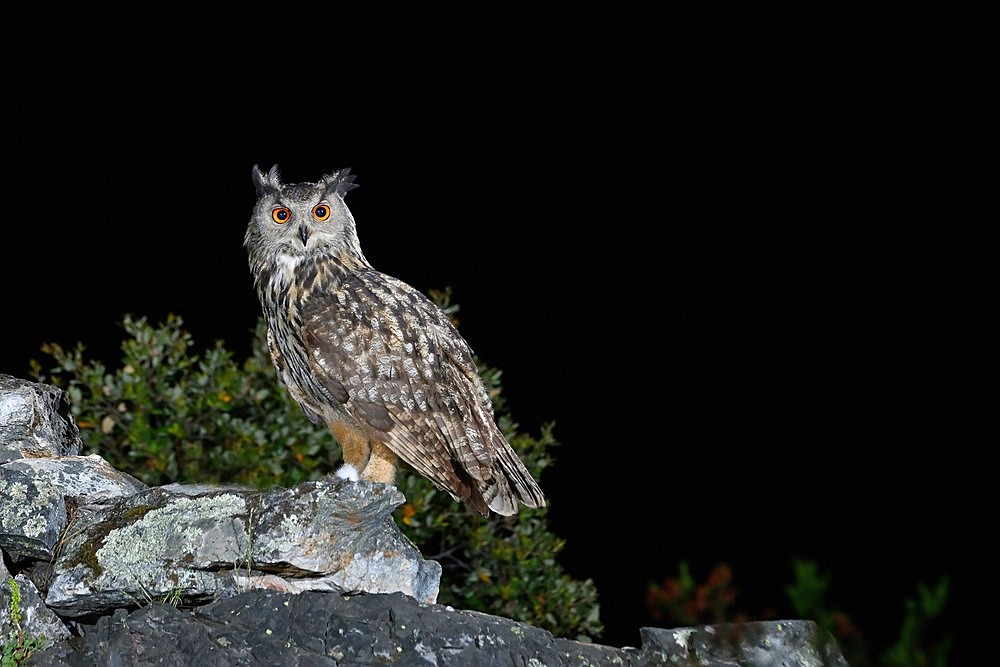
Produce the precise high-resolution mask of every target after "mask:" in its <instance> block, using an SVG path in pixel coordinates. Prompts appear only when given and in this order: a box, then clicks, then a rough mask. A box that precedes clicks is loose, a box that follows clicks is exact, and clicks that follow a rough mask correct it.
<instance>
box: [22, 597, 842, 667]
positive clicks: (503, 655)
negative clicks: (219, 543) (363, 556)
mask: <svg viewBox="0 0 1000 667" xmlns="http://www.w3.org/2000/svg"><path fill="white" fill-rule="evenodd" d="M642 637H643V642H642V646H641V647H640V648H621V649H616V648H612V647H609V646H603V645H600V644H587V643H582V642H576V641H570V640H565V639H558V638H555V637H553V636H552V634H551V633H549V632H547V631H545V630H541V629H539V628H535V627H532V626H530V625H527V624H524V623H518V622H516V621H512V620H510V619H506V618H502V617H498V616H491V615H489V614H481V613H478V612H473V611H461V610H455V609H451V608H450V607H444V606H441V605H436V604H421V603H419V602H417V601H416V600H414V599H413V598H411V597H409V596H406V595H403V594H402V593H384V594H365V595H357V596H346V595H338V594H333V593H324V592H305V593H301V594H298V595H293V594H289V593H276V592H267V591H249V592H247V593H243V594H240V595H237V596H234V597H230V598H226V599H222V600H218V601H216V602H211V603H208V604H205V605H203V606H200V607H198V608H197V609H196V610H186V611H185V610H180V609H177V608H175V607H173V606H171V605H168V604H163V603H154V604H151V605H149V606H146V607H143V608H141V609H138V610H137V611H134V612H132V613H130V614H128V613H125V612H124V611H123V610H119V611H116V612H115V613H114V614H113V615H109V616H104V617H102V618H101V619H100V620H99V621H98V622H97V624H96V626H94V627H93V628H90V629H88V630H87V632H86V633H85V634H84V636H83V641H82V646H80V645H79V644H78V647H77V648H75V649H74V647H72V646H70V645H69V643H68V642H60V643H58V644H56V645H53V646H51V647H50V648H48V649H46V650H44V651H41V652H39V653H38V654H37V655H35V656H33V660H35V661H36V664H44V665H51V666H53V667H59V666H63V665H65V666H69V665H72V666H74V667H82V666H84V665H95V666H96V665H107V664H118V665H129V666H131V667H144V666H146V665H149V666H150V667H151V666H152V665H164V664H168V665H199V667H200V666H202V665H206V666H222V665H272V666H275V667H280V666H283V665H290V666H291V665H330V666H331V667H332V666H335V665H395V666H397V667H409V666H414V667H416V666H420V667H426V666H427V665H437V666H438V667H446V666H448V665H491V666H497V667H502V666H504V665H512V666H513V665H517V666H519V667H521V666H524V665H547V666H549V667H558V666H560V665H566V666H570V665H572V666H574V667H584V666H587V665H622V666H625V667H628V666H640V665H642V666H648V665H685V666H687V667H723V666H725V667H732V665H741V666H742V667H765V666H766V667H772V666H776V665H782V666H784V667H822V666H824V665H829V666H831V667H834V666H835V667H846V664H847V663H846V662H844V661H843V659H842V658H840V657H839V653H837V652H836V647H835V646H831V647H830V648H829V649H824V648H823V646H824V644H822V642H821V640H820V638H819V632H818V628H817V626H816V624H815V623H813V622H811V621H775V622H762V623H746V624H743V625H727V626H706V627H703V628H683V629H679V630H654V629H648V628H646V629H644V632H643V634H642ZM168 638H169V640H168ZM825 646H830V645H828V644H827V645H825Z"/></svg>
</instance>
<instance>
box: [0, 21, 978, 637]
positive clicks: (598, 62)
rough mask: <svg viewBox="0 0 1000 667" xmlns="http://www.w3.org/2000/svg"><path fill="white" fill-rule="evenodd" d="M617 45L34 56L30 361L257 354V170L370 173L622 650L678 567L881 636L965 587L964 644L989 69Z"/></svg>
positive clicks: (25, 310) (333, 38) (372, 246)
mask: <svg viewBox="0 0 1000 667" xmlns="http://www.w3.org/2000/svg"><path fill="white" fill-rule="evenodd" d="M591 20H592V22H593V25H591V27H590V28H591V31H578V32H575V33H573V36H572V37H565V35H564V34H563V33H560V39H558V40H556V39H554V38H553V34H554V32H555V27H554V26H550V28H549V29H548V30H543V31H539V32H538V33H537V34H533V33H532V31H527V30H524V31H522V30H520V29H515V28H514V24H513V23H510V24H507V27H508V28H510V31H509V32H508V33H506V34H503V36H498V37H487V36H485V35H484V34H480V32H478V31H477V30H473V29H471V28H469V29H468V30H466V31H465V32H464V33H463V34H464V37H462V38H461V39H457V38H455V34H454V33H453V32H452V31H451V30H450V29H445V28H441V29H438V30H436V31H429V32H428V31H424V32H420V33H419V39H416V38H415V39H411V40H409V41H406V42H399V43H396V44H394V45H393V46H392V48H393V49H395V50H391V49H390V48H389V46H386V47H385V48H386V49H387V50H386V51H384V52H383V53H382V54H381V55H380V56H378V57H376V56H373V55H369V54H367V53H365V52H363V51H361V50H357V49H356V48H354V47H351V48H348V47H347V46H345V45H344V44H342V43H341V42H340V41H339V39H338V38H337V35H338V31H337V30H332V29H324V30H318V29H317V31H316V32H315V33H313V34H311V35H308V39H307V38H306V37H307V34H306V33H307V32H308V31H306V32H301V31H296V32H285V31H282V30H280V29H277V28H276V29H275V31H274V33H271V34H269V33H267V31H266V30H264V31H262V33H261V34H258V35H254V36H253V38H248V39H245V40H242V41H241V40H235V39H234V40H233V42H234V43H233V44H232V45H230V46H227V47H225V48H222V47H218V46H213V47H208V46H205V45H204V44H206V43H207V42H206V41H205V40H204V39H202V37H203V36H202V35H200V34H194V33H185V32H177V33H174V34H172V35H171V36H170V38H169V39H165V40H162V41H160V40H156V41H154V40H152V39H151V38H149V36H148V35H147V34H146V33H145V32H142V31H140V30H138V29H136V31H135V32H132V33H130V35H128V37H129V38H128V39H125V38H122V36H121V35H118V34H110V33H109V34H102V35H101V36H100V37H99V38H94V39H91V40H86V39H81V40H80V41H74V42H72V43H69V42H67V41H65V40H63V39H40V38H39V39H37V40H27V42H26V43H25V44H23V45H20V44H19V45H18V46H16V47H9V48H10V49H11V50H10V52H9V53H8V54H7V57H6V59H5V62H7V66H6V67H7V71H8V74H9V76H8V77H7V93H6V95H5V97H6V100H5V102H4V108H5V114H6V117H7V120H6V121H5V126H6V128H7V129H6V132H5V138H4V143H5V148H4V153H5V161H6V163H7V168H8V169H7V171H8V173H7V176H6V177H5V186H6V187H5V188H4V193H5V200H6V204H5V211H6V216H5V234H4V240H3V241H2V243H3V245H2V248H3V250H2V253H0V257H2V265H0V288H2V293H3V301H4V307H3V312H4V314H3V315H2V325H0V326H2V329H0V330H2V341H3V346H2V352H0V354H2V357H0V371H2V372H6V373H10V374H13V375H17V376H21V377H28V360H29V359H31V358H36V359H40V360H42V359H43V356H42V355H41V353H40V352H39V346H40V344H41V343H42V342H44V341H50V340H51V341H56V342H60V343H62V344H64V345H70V344H73V343H75V342H76V341H78V340H79V341H83V342H85V343H86V344H87V346H88V349H89V350H90V352H91V354H92V355H93V357H94V358H98V359H102V360H105V361H107V362H109V363H112V362H114V361H115V360H116V359H117V358H118V356H117V355H118V346H119V344H120V342H121V339H122V336H123V331H122V330H121V329H120V327H119V322H120V320H121V317H122V315H123V314H125V313H132V314H136V315H146V316H148V317H150V318H151V319H153V320H162V319H163V318H164V317H165V316H166V314H167V313H169V312H174V313H177V314H179V315H181V316H182V317H183V318H184V320H185V324H186V328H187V329H188V330H189V331H190V332H192V334H193V335H194V337H195V340H196V341H197V342H199V343H200V344H203V345H208V344H210V343H211V342H213V341H214V340H215V339H217V338H222V339H225V340H226V341H227V343H228V344H229V345H230V347H232V348H234V349H236V350H237V351H240V352H242V351H245V350H246V349H248V348H249V344H250V331H251V330H252V328H253V326H254V323H255V322H256V319H257V317H258V314H259V304H258V303H257V301H256V297H255V295H254V293H253V290H252V284H251V279H250V275H249V271H248V269H247V266H246V257H245V253H244V249H243V247H242V240H243V233H244V230H245V226H246V222H247V220H248V218H249V214H250V210H251V207H252V205H253V200H254V192H253V187H252V184H251V181H250V170H251V166H252V165H253V164H260V165H261V167H262V168H265V169H266V168H269V167H270V166H271V165H272V164H275V163H277V164H278V165H279V166H280V168H281V170H282V173H283V176H284V180H286V181H287V182H295V181H311V180H316V179H317V178H318V177H319V176H320V175H321V174H323V173H326V172H329V171H332V170H334V169H338V168H342V167H351V168H352V170H353V172H354V173H355V174H356V175H357V183H358V184H359V188H358V189H356V190H354V191H352V192H351V193H350V195H349V196H348V199H347V201H348V204H349V205H350V207H351V209H352V211H353V213H354V215H355V218H356V220H357V224H358V230H359V235H360V237H361V241H362V246H363V248H364V250H365V253H366V255H367V257H368V259H369V260H370V261H371V262H372V263H373V264H374V265H375V267H376V268H378V269H380V270H382V271H384V272H386V273H389V274H391V275H394V276H396V277H398V278H401V279H403V280H405V281H407V282H410V283H411V284H413V285H414V286H416V287H418V288H419V289H421V290H424V291H426V290H428V289H431V288H441V287H445V286H451V287H452V288H453V290H454V299H455V301H457V302H458V303H459V304H460V306H461V311H460V313H459V318H460V320H461V326H460V328H461V331H462V333H463V334H464V335H465V337H466V338H467V339H468V340H469V342H470V343H471V345H472V346H473V348H474V350H475V351H476V353H477V354H478V355H479V356H480V357H481V359H482V360H483V361H484V362H486V363H488V364H490V365H492V366H496V367H499V368H501V369H502V370H503V372H504V375H503V380H504V391H505V395H506V397H507V400H508V404H509V407H510V409H511V412H512V414H513V416H514V417H515V419H516V420H517V421H518V422H520V424H521V426H522V429H523V430H526V431H528V432H531V433H537V431H538V428H539V426H540V425H541V424H542V423H543V422H547V421H554V422H555V424H556V426H555V435H556V437H557V439H558V440H559V441H560V443H561V444H560V446H559V447H558V448H557V449H556V450H555V451H554V452H553V453H554V455H555V457H556V463H555V465H553V466H552V467H551V468H550V469H549V470H548V471H547V472H546V474H545V477H544V478H543V479H542V486H543V488H544V489H545V490H546V492H547V494H548V496H549V497H550V499H551V510H550V515H549V516H550V518H551V526H552V529H553V531H554V532H555V533H556V534H558V535H560V536H562V537H564V538H565V539H566V541H567V545H566V549H565V551H564V552H563V554H562V557H561V562H562V564H563V565H564V566H565V567H566V568H567V570H568V571H569V573H570V574H572V575H573V576H574V577H577V578H581V579H585V578H592V579H593V580H594V581H595V583H596V584H597V588H598V591H599V593H600V596H601V605H602V620H603V622H604V623H605V625H606V627H607V633H606V635H605V636H604V637H603V638H602V642H603V643H607V644H611V645H616V646H621V645H637V644H638V642H639V636H638V628H639V627H640V626H641V625H651V624H653V623H651V621H650V620H649V618H648V616H647V615H646V611H645V608H644V605H643V598H644V594H645V590H646V586H647V584H648V583H649V582H652V581H660V580H662V579H663V578H664V577H666V576H670V575H674V574H676V572H677V565H678V563H679V562H680V561H681V560H685V561H687V562H689V563H690V564H691V566H692V570H693V574H694V575H695V576H696V578H699V579H704V577H705V576H706V575H707V574H708V571H709V570H710V568H711V567H712V566H713V565H714V564H716V563H721V562H726V563H729V564H730V565H731V566H732V567H733V569H734V572H735V577H736V582H735V583H736V585H737V587H738V588H739V590H740V597H739V598H738V606H740V607H741V608H743V609H745V610H747V611H749V612H751V613H754V612H763V610H765V609H767V608H769V607H770V608H774V607H778V606H780V605H782V604H783V600H784V595H783V592H782V587H783V586H784V585H785V584H787V583H789V582H790V581H791V558H792V557H802V558H810V559H814V560H817V561H818V562H819V563H820V565H821V567H823V568H824V569H825V570H827V571H829V572H831V573H832V574H833V585H832V589H831V598H832V599H831V604H833V605H834V606H838V607H839V608H841V609H843V610H844V611H846V612H848V613H849V614H850V615H851V616H852V617H853V618H854V619H855V621H856V622H857V623H858V624H859V625H860V626H861V629H862V631H864V632H866V633H867V634H869V635H870V637H871V639H872V641H873V642H887V641H890V640H891V639H893V638H894V637H893V636H894V633H895V632H896V631H897V630H898V625H899V623H900V621H901V619H902V616H903V607H902V601H903V598H904V596H910V595H914V594H915V592H916V585H917V583H918V582H921V581H923V582H926V583H933V582H935V581H936V580H937V578H938V577H939V576H941V575H945V574H947V575H949V576H950V577H951V579H952V585H953V586H952V588H953V590H952V599H951V605H950V607H949V619H948V622H949V625H948V626H947V630H948V631H949V632H951V633H952V634H955V635H957V634H958V631H957V628H958V627H959V626H961V625H962V622H963V621H964V620H965V619H964V618H962V617H961V615H960V613H959V612H961V611H962V609H963V607H962V604H961V603H959V599H961V597H962V596H969V597H970V598H971V597H972V595H971V593H970V588H973V587H974V585H975V584H976V582H977V578H976V577H974V575H972V574H970V571H972V570H974V569H975V567H974V566H970V564H969V563H970V560H969V555H968V554H969V553H971V552H972V551H974V550H975V549H976V545H977V544H978V543H979V540H980V538H979V537H978V535H980V534H981V532H982V531H983V530H984V529H989V524H985V523H984V522H985V519H984V514H983V508H984V507H986V494H987V492H988V486H987V485H986V483H985V482H986V476H987V474H988V473H987V472H986V470H985V466H984V465H983V464H981V463H977V461H979V460H981V459H982V457H984V455H985V452H986V449H985V448H986V445H987V444H991V445H992V444H994V443H987V442H984V440H985V439H984V437H983V436H984V433H983V427H982V419H981V412H982V410H983V409H984V408H985V405H986V401H985V389H984V385H983V384H981V383H980V378H981V375H982V374H983V372H982V371H981V370H980V369H981V367H982V366H983V361H984V356H985V352H986V343H987V340H988V339H987V335H989V334H991V333H992V332H993V331H994V330H993V329H990V328H989V325H988V324H987V323H988V318H987V316H986V314H987V311H988V310H992V306H993V303H994V302H993V300H988V301H987V300H984V299H983V298H982V296H981V295H982V294H983V293H984V290H983V286H984V285H986V284H987V273H988V272H987V267H988V266H989V265H988V264H987V263H986V258H987V256H988V253H987V252H986V248H987V246H985V241H984V240H983V237H982V232H983V231H985V230H986V229H987V227H986V219H985V216H984V215H983V211H982V210H981V209H979V208H978V206H977V204H976V203H975V196H976V195H975V193H976V192H977V191H979V190H981V189H982V186H983V184H984V183H985V180H984V179H981V178H979V179H977V177H976V176H975V175H974V174H975V172H973V171H972V170H971V169H969V168H968V164H969V162H970V161H971V160H972V159H973V158H974V157H975V156H976V155H977V153H978V152H979V151H980V148H979V142H980V137H979V135H978V134H977V130H975V129H974V128H975V125H976V123H977V121H979V120H981V117H980V114H981V112H980V111H979V108H980V101H979V100H980V99H981V98H982V96H983V93H982V92H981V91H982V81H981V80H980V79H979V78H977V77H976V76H974V75H973V74H972V73H971V72H970V69H969V68H968V67H967V60H966V57H967V55H968V53H967V52H965V51H963V52H962V53H961V54H959V53H958V52H957V51H955V50H954V49H953V48H952V47H950V46H947V45H946V43H945V41H944V39H943V37H941V36H938V37H937V38H935V37H934V35H933V34H932V35H930V36H922V37H920V38H915V39H897V38H895V37H891V36H890V37H886V36H885V35H881V34H877V35H876V34H859V33H857V32H855V31H850V30H845V31H840V32H837V31H833V32H831V33H824V34H822V35H820V34H813V33H807V32H803V33H801V34H797V35H796V37H794V38H790V37H788V36H787V35H781V34H778V35H770V36H767V37H763V36H761V37H755V36H751V35H747V34H743V33H741V32H740V31H736V30H734V31H732V32H731V33H726V32H723V31H721V30H708V29H706V30H699V31H694V32H689V31H687V30H684V29H678V30H676V31H675V32H674V33H673V34H655V35H654V34H650V33H653V32H655V31H654V30H648V29H647V30H636V29H638V28H641V27H642V26H643V24H644V23H645V19H644V17H633V18H631V19H630V20H629V21H628V22H627V23H628V25H622V26H618V25H604V24H603V17H600V16H594V17H591ZM597 28H602V29H603V30H602V31H599V32H596V33H595V32H592V30H597ZM343 29H344V30H345V31H346V30H347V28H346V27H344V28H343ZM611 33H613V34H611ZM953 37H954V35H950V34H949V35H948V38H949V40H948V42H947V44H952V43H953V42H952V41H951V39H952V38H953ZM959 37H961V36H959ZM301 42H306V44H305V45H303V44H302V43H301ZM390 51H391V53H390ZM990 222H992V223H993V224H995V221H990ZM992 347H994V346H991V348H992ZM961 648H962V644H959V647H958V650H960V649H961Z"/></svg>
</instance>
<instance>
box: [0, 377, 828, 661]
mask: <svg viewBox="0 0 1000 667" xmlns="http://www.w3.org/2000/svg"><path fill="white" fill-rule="evenodd" d="M68 406H69V403H68V400H67V399H66V396H65V395H64V394H63V393H62V392H61V391H60V390H59V389H58V388H55V387H51V386H47V385H42V384H38V383H33V382H28V381H25V380H19V379H17V378H14V377H11V376H9V375H0V551H2V555H3V558H2V560H0V652H2V651H3V650H9V649H10V648H11V647H13V646H17V645H18V643H19V642H23V641H24V640H25V639H26V638H34V639H36V640H37V639H38V638H43V641H41V642H38V643H36V644H35V645H34V650H33V652H32V653H31V657H30V658H29V659H28V661H27V662H25V663H24V664H28V665H56V666H59V665H66V666H73V667H83V666H88V667H89V666H91V665H93V666H97V665H123V666H124V665H134V666H139V665H199V666H201V665H387V664H390V665H438V666H444V665H539V666H541V665H705V666H716V665H717V666H719V667H721V666H723V665H727V666H730V665H748V666H756V665H761V666H763V665H784V666H786V667H793V666H797V665H802V666H806V665H809V666H820V665H838V666H841V665H844V666H846V664H847V663H846V662H845V661H844V659H843V657H842V656H841V654H840V651H839V649H838V648H837V646H836V644H835V643H834V642H833V640H832V639H830V638H829V637H828V636H825V635H824V633H821V632H820V630H819V628H818V627H817V626H816V624H815V623H813V622H811V621H799V620H792V621H779V622H764V623H744V624H739V625H719V626H703V627H696V628H674V629H671V630H667V629H659V628H642V629H641V630H640V637H641V640H642V641H641V646H640V647H638V648H633V647H623V648H614V647H610V646H603V645H600V644H590V643H583V642H577V641H572V640H568V639H561V638H557V637H553V636H552V634H551V633H549V632H547V631H545V630H542V629H539V628H535V627H532V626H530V625H527V624H524V623H519V622H516V621H512V620H510V619H506V618H502V617H498V616H491V615H488V614H482V613H479V612H473V611H467V610H456V609H452V608H451V607H446V606H442V605H439V604H437V594H438V587H439V584H440V577H441V567H440V565H439V564H438V563H437V562H435V561H430V560H425V559H424V558H423V557H422V556H421V554H420V552H419V551H418V550H417V548H416V547H415V545H413V543H412V542H410V541H409V539H407V538H406V536H405V535H404V534H403V533H402V532H400V530H399V528H398V526H397V525H396V524H395V522H394V520H393V517H392V512H393V511H394V510H395V509H396V508H397V507H399V506H400V505H402V504H403V503H404V502H405V498H404V497H403V495H402V494H401V493H400V492H399V491H398V490H397V489H396V488H395V487H392V486H387V485H382V484H372V483H368V482H348V481H344V480H339V479H338V480H331V481H316V482H307V483H304V484H300V485H298V486H295V487H293V488H289V489H274V490H271V491H263V492H262V491H258V490H254V489H249V488H244V487H226V486H214V485H213V486H208V485H185V484H170V485H166V486H161V487H155V488H150V487H147V486H146V485H145V484H143V483H142V482H140V481H139V480H137V479H135V478H133V477H131V476H130V475H127V474H126V473H123V472H120V471H118V470H115V469H114V468H112V467H111V466H110V465H108V463H107V462H106V461H104V459H102V458H101V457H100V456H97V455H90V456H80V449H81V440H80V434H79V431H78V430H77V427H76V423H75V421H74V420H73V416H72V414H71V413H70V411H69V407H68Z"/></svg>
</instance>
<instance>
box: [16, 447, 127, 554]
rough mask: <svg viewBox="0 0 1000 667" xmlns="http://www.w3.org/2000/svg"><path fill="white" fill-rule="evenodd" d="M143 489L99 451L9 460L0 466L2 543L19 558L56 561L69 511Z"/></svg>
mask: <svg viewBox="0 0 1000 667" xmlns="http://www.w3.org/2000/svg"><path fill="white" fill-rule="evenodd" d="M145 488H147V487H146V485H145V484H143V483H142V482H140V481H139V480H137V479H136V478H134V477H132V476H131V475H128V474H126V473H123V472H119V471H118V470H115V469H114V468H112V467H111V466H110V465H109V464H108V462H107V461H105V460H104V459H102V458H101V457H100V456H97V455H91V456H66V457H53V458H19V459H15V460H11V461H9V462H7V463H5V464H3V465H0V547H2V548H3V549H4V550H5V551H6V552H7V553H8V554H10V557H11V558H12V559H13V560H14V561H15V562H16V561H20V560H22V559H25V558H35V559H37V560H52V559H53V558H54V557H55V548H56V544H57V542H58V540H59V538H60V536H61V535H62V534H63V531H64V530H65V529H66V524H67V521H68V520H69V517H70V515H71V514H73V513H74V512H76V511H80V510H82V509H85V508H86V507H87V506H88V505H91V504H94V503H101V502H106V501H108V500H111V499H114V498H120V497H123V496H130V495H132V494H134V493H136V492H138V491H140V490H142V489H145Z"/></svg>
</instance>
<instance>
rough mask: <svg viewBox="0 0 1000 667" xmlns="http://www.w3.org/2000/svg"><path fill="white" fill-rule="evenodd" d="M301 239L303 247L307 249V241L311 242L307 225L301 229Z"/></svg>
mask: <svg viewBox="0 0 1000 667" xmlns="http://www.w3.org/2000/svg"><path fill="white" fill-rule="evenodd" d="M299 238H300V239H302V246H303V247H305V245H306V241H308V240H309V228H308V227H306V226H305V225H302V226H300V227H299Z"/></svg>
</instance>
